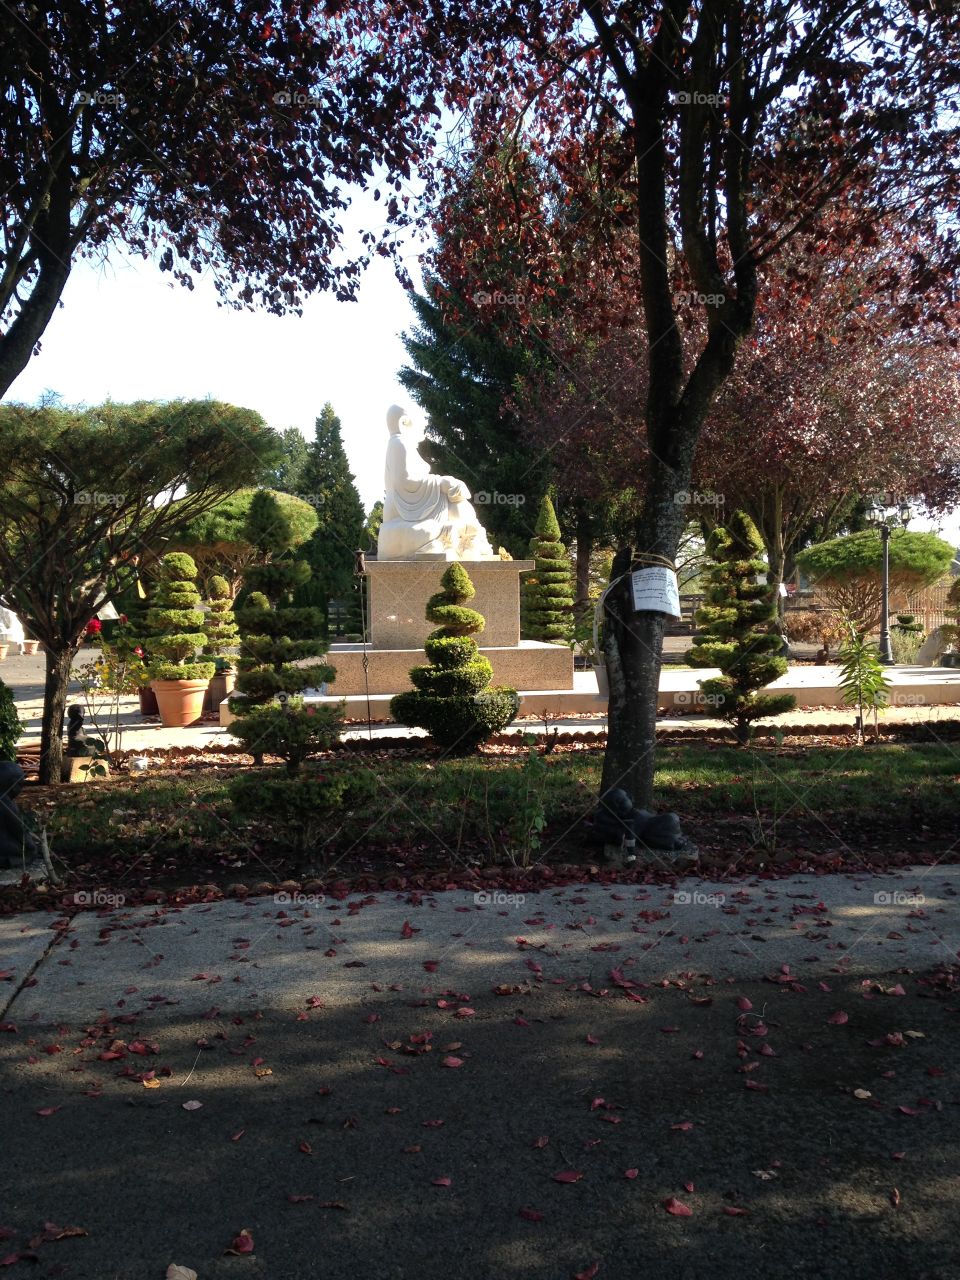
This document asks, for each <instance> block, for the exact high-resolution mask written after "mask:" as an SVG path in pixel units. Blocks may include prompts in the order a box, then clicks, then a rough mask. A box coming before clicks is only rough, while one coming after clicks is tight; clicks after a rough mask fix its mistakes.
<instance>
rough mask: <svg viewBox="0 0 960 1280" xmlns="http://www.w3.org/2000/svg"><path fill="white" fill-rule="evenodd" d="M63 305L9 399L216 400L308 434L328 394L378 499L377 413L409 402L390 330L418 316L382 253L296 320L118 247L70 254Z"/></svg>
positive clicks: (364, 487) (360, 479) (366, 496)
mask: <svg viewBox="0 0 960 1280" xmlns="http://www.w3.org/2000/svg"><path fill="white" fill-rule="evenodd" d="M365 203H367V205H368V207H371V208H373V207H375V206H373V205H372V201H370V202H365ZM361 207H362V203H361ZM352 221H355V220H352ZM413 265H415V258H414V263H413ZM416 279H417V283H418V284H419V276H418V274H417V276H416ZM62 302H63V305H62V306H61V307H60V308H58V310H57V312H56V314H55V315H54V317H53V319H52V320H51V321H50V324H49V325H48V327H47V330H46V333H45V334H44V336H43V341H42V346H41V350H40V352H39V354H38V355H35V356H34V357H33V359H32V360H31V361H30V364H29V365H28V367H27V368H26V369H25V370H24V372H23V373H22V374H21V375H20V377H19V378H18V379H17V381H16V382H15V383H14V384H13V386H12V387H11V388H10V391H9V392H8V394H7V396H6V397H4V398H5V399H6V400H16V401H22V402H25V403H28V404H30V403H33V402H34V401H36V399H37V398H38V397H39V396H41V395H43V393H44V392H46V391H54V392H57V393H58V394H59V395H60V396H62V397H63V400H64V402H65V403H67V404H71V405H72V404H88V405H93V404H99V403H101V402H102V401H104V400H106V399H108V398H109V399H113V400H117V401H120V402H123V401H128V400H174V399H180V398H183V399H201V398H203V397H205V396H212V397H215V398H216V399H219V400H225V401H228V402H229V403H231V404H236V405H242V406H244V407H245V408H248V409H256V410H257V411H258V412H259V413H261V414H262V415H263V417H264V418H265V420H266V421H267V423H268V424H269V425H270V426H271V427H275V428H276V429H278V430H283V429H284V428H285V427H298V428H299V429H300V431H302V432H303V434H304V435H305V436H306V437H307V438H308V439H312V438H313V425H314V419H315V418H316V417H317V415H318V414H319V413H320V410H321V409H322V408H323V405H324V403H325V401H327V400H329V401H330V402H331V404H332V405H333V407H334V409H335V411H336V412H337V413H338V414H339V415H340V418H341V419H342V422H343V439H344V445H345V447H346V450H347V456H348V457H349V459H350V465H351V467H352V469H353V472H354V475H355V477H356V481H357V486H358V488H359V490H360V494H361V497H362V498H363V502H364V505H365V506H366V507H367V508H368V509H369V507H370V506H371V505H372V504H373V503H374V502H375V501H376V500H377V499H378V498H382V497H383V459H384V451H385V449H386V444H387V427H386V420H385V418H386V411H387V408H388V406H389V405H391V404H394V403H399V404H407V403H408V402H409V397H408V396H407V394H406V392H405V391H404V390H403V388H402V387H401V386H400V385H399V383H398V382H397V377H396V375H397V371H398V370H399V369H400V368H401V366H402V365H403V364H404V363H405V362H406V361H405V354H406V353H405V352H404V350H403V347H402V345H401V342H400V334H401V333H402V332H403V331H404V330H405V329H408V328H410V327H411V326H412V324H413V322H414V317H413V311H412V309H411V307H410V304H409V301H408V299H407V294H406V292H405V291H404V289H403V288H402V286H401V285H400V283H399V282H398V280H397V278H396V275H395V273H394V269H393V266H392V265H391V264H390V263H389V262H388V261H387V260H386V259H385V258H376V259H375V260H374V262H373V263H372V264H371V266H370V267H369V268H368V270H367V272H366V273H365V275H364V277H363V280H362V283H361V286H360V293H359V300H358V301H357V302H355V303H348V302H337V300H336V299H335V298H334V297H333V296H332V295H329V294H318V295H316V296H315V297H313V298H311V299H309V300H308V301H307V303H306V305H305V307H304V313H303V316H302V317H296V316H285V317H278V316H271V315H268V314H266V313H265V312H250V311H234V310H232V309H231V308H228V307H222V306H218V305H217V294H216V290H215V289H214V286H213V283H212V281H211V280H210V279H209V278H197V279H196V283H195V287H194V289H193V290H192V291H190V290H187V289H185V288H183V287H182V286H180V285H178V284H175V283H172V282H171V278H170V275H169V274H165V273H163V272H161V271H160V270H159V268H158V267H157V266H155V265H154V264H153V263H152V262H145V261H143V260H142V259H140V258H135V257H130V256H127V255H124V254H121V253H119V252H115V253H113V254H112V255H111V256H110V259H109V261H108V262H107V263H106V265H94V264H92V263H87V262H78V263H77V265H76V266H75V267H74V269H73V271H72V273H71V275H70V279H69V280H68V282H67V287H66V289H65V290H64V293H63V299H62ZM410 407H411V409H412V410H414V411H416V409H417V406H415V405H411V406H410Z"/></svg>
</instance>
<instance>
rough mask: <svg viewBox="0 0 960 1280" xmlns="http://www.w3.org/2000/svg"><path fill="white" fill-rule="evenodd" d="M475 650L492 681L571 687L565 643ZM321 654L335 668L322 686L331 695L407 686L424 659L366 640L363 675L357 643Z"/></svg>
mask: <svg viewBox="0 0 960 1280" xmlns="http://www.w3.org/2000/svg"><path fill="white" fill-rule="evenodd" d="M481 639H482V637H481ZM480 652H481V653H482V654H483V656H484V657H485V658H488V659H489V661H490V665H491V666H492V667H493V681H492V683H493V684H506V685H509V686H510V687H511V688H513V689H572V688H573V651H572V650H571V649H570V648H569V647H568V646H567V645H565V644H563V645H561V644H543V643H542V642H540V641H538V640H521V641H519V643H517V644H513V645H503V646H498V647H493V646H489V645H482V646H481V648H480ZM326 658H327V661H328V662H329V663H330V665H331V666H332V667H335V668H336V672H337V674H336V678H335V679H334V680H333V682H332V683H331V684H330V685H329V686H328V688H327V692H328V693H329V694H332V695H333V697H335V698H336V697H351V696H353V695H355V694H365V693H372V694H376V693H402V692H403V690H404V689H412V688H413V685H412V684H411V683H410V668H411V667H415V666H419V665H420V664H421V663H425V662H426V661H427V655H426V654H425V653H424V651H423V650H422V649H371V648H370V647H369V646H368V647H367V651H366V658H367V669H366V675H364V669H363V658H364V650H363V645H362V644H333V645H331V646H330V648H329V650H328V651H327V655H326Z"/></svg>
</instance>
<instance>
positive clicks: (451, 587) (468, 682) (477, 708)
mask: <svg viewBox="0 0 960 1280" xmlns="http://www.w3.org/2000/svg"><path fill="white" fill-rule="evenodd" d="M441 585H442V588H443V589H442V590H441V591H438V592H436V594H435V595H432V596H431V597H430V599H429V600H428V601H427V609H426V616H427V618H428V619H429V620H430V621H431V622H435V623H437V624H438V626H437V629H436V630H435V631H432V632H431V633H430V635H429V636H428V637H427V639H426V642H425V643H424V649H425V651H426V655H427V657H428V658H429V659H430V662H429V665H423V666H417V667H414V668H413V669H412V670H411V672H410V679H411V681H412V682H413V685H414V688H413V689H410V690H408V691H406V692H405V693H398V694H397V695H396V696H395V697H394V698H392V699H391V701H390V713H391V715H392V716H393V718H394V720H397V721H398V722H399V723H400V724H406V725H415V726H417V727H418V728H421V729H426V731H427V732H428V733H429V734H430V736H431V738H433V739H434V741H435V742H437V743H438V744H439V745H440V746H442V747H444V748H445V749H446V750H447V751H448V752H456V753H458V754H459V753H466V752H469V751H473V750H476V748H477V747H478V746H479V745H480V744H481V743H482V742H484V741H485V740H486V739H487V738H489V737H490V736H491V735H492V734H494V733H498V732H499V731H500V730H501V729H504V728H506V726H507V725H508V724H510V722H511V721H512V720H513V719H515V717H516V714H517V711H518V710H519V707H520V700H519V698H518V697H517V691H516V689H509V688H507V687H505V686H494V687H488V686H489V685H490V681H491V679H492V678H493V668H492V667H491V666H490V663H489V662H488V660H487V659H486V658H485V657H483V655H482V654H481V653H480V652H479V649H478V647H477V642H476V640H474V639H473V637H474V635H476V634H477V633H478V632H480V631H482V630H483V625H484V620H483V615H482V614H480V613H477V611H476V610H475V609H470V608H467V607H466V602H467V601H468V600H471V599H472V598H473V596H474V595H475V594H476V592H475V591H474V586H473V583H472V582H471V581H470V576H469V574H468V573H467V571H466V569H464V567H463V565H462V564H459V563H457V562H454V563H453V564H451V565H450V567H449V568H448V569H447V571H446V572H445V573H444V575H443V578H442V579H441Z"/></svg>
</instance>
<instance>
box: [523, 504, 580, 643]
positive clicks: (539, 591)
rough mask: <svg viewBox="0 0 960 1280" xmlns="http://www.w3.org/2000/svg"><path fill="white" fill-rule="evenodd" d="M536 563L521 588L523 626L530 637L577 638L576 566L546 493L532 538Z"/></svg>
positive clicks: (559, 640)
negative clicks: (574, 592) (574, 604)
mask: <svg viewBox="0 0 960 1280" xmlns="http://www.w3.org/2000/svg"><path fill="white" fill-rule="evenodd" d="M530 555H531V557H532V558H533V559H534V561H535V562H536V564H535V567H534V568H533V569H532V570H531V571H530V573H529V574H527V576H526V577H525V578H524V581H523V586H522V588H521V592H520V626H521V630H522V632H523V635H524V636H525V637H526V638H527V639H528V640H546V641H548V642H550V643H553V644H569V643H570V642H571V641H572V639H573V626H574V618H573V570H572V568H571V565H570V557H569V556H568V555H567V550H566V547H564V545H563V543H562V542H561V540H560V525H559V524H558V523H557V517H556V513H555V512H554V509H553V503H552V502H551V501H550V497H549V495H548V494H544V496H543V499H542V500H541V502H540V510H539V512H538V514H537V523H536V525H535V527H534V533H533V537H532V538H531V539H530Z"/></svg>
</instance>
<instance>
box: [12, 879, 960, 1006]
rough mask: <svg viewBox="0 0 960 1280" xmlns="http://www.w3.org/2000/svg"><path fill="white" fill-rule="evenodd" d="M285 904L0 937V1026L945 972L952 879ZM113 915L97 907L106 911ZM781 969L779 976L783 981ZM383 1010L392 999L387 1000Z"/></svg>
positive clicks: (231, 906) (957, 937)
mask: <svg viewBox="0 0 960 1280" xmlns="http://www.w3.org/2000/svg"><path fill="white" fill-rule="evenodd" d="M298 899H299V900H290V898H289V896H288V895H283V894H278V895H277V896H276V897H273V898H255V899H251V900H250V901H248V902H237V901H225V902H218V903H215V904H210V905H194V906H187V907H182V908H136V909H131V910H124V909H123V908H122V906H121V907H120V909H115V910H110V909H105V910H104V911H101V912H89V911H82V912H78V913H77V914H76V915H75V916H74V917H73V918H72V920H71V921H70V923H69V925H68V926H67V927H65V928H60V929H57V928H55V927H54V921H53V919H52V918H50V917H42V916H39V915H30V916H21V917H17V918H10V919H6V920H0V971H3V972H4V977H5V980H4V981H3V982H2V983H0V1010H2V1015H0V1016H3V1017H6V1018H8V1019H16V1021H17V1022H18V1023H21V1024H22V1023H24V1022H30V1021H36V1022H38V1023H53V1022H57V1021H60V1020H66V1019H70V1020H74V1021H75V1020H77V1019H93V1018H94V1017H95V1016H96V1015H97V1014H98V1013H100V1012H102V1011H109V1012H111V1013H114V1014H115V1013H117V1012H119V1011H121V1010H125V1011H127V1012H138V1011H143V1010H147V1011H157V1012H158V1013H159V1012H163V1011H164V1010H169V1011H170V1012H173V1008H172V1007H171V1006H173V1007H175V1009H176V1012H177V1014H178V1015H179V1016H182V1017H191V1016H199V1015H202V1014H204V1013H205V1012H207V1011H209V1010H210V1009H211V1008H215V1009H217V1010H218V1011H219V1012H222V1013H227V1012H231V1011H235V1012H240V1011H243V1010H254V1009H257V1008H266V1007H273V1008H278V1007H279V1008H301V1009H302V1008H304V1007H305V1006H307V1005H308V1004H309V1002H310V1001H311V1000H314V999H319V1000H322V1002H323V1004H324V1006H325V1007H331V1006H336V1005H340V1006H345V1005H350V1004H354V1005H356V1004H359V1003H367V1002H376V1001H377V999H378V995H379V993H380V992H384V993H388V992H390V991H394V992H395V991H397V990H402V991H404V992H406V993H408V994H410V995H414V996H420V995H427V994H429V995H433V996H436V995H438V994H442V993H443V992H445V991H453V992H457V991H461V990H463V991H471V992H472V991H478V990H483V989H489V988H491V987H494V986H497V985H500V984H507V985H513V984H516V985H517V986H518V987H521V986H522V987H526V986H527V985H528V984H531V983H532V984H538V985H539V984H557V985H558V986H559V985H568V984H571V983H584V982H586V983H589V984H591V986H593V987H594V988H598V987H609V986H611V985H621V986H623V985H624V984H627V989H630V987H629V984H633V983H637V984H643V983H648V984H656V983H660V982H662V981H663V980H664V979H668V978H675V977H677V976H678V975H681V974H684V973H690V972H693V973H710V974H712V975H713V976H714V977H715V978H723V977H736V978H738V979H744V980H752V979H759V978H763V977H766V976H769V975H776V974H778V973H781V974H782V973H784V972H790V973H792V974H795V975H797V977H798V979H799V980H801V981H802V980H806V979H811V978H822V977H825V976H826V975H828V974H838V973H839V974H845V975H848V976H856V975H864V976H866V975H875V974H883V973H892V972H895V971H897V970H900V969H912V970H920V969H928V968H931V967H932V966H934V965H936V964H938V963H947V964H950V963H955V962H956V958H957V955H958V949H960V867H956V866H949V867H948V866H944V867H916V868H908V869H907V870H905V871H904V872H902V873H899V874H897V873H892V872H885V873H882V874H866V873H864V874H857V875H829V876H819V877H816V876H795V877H791V878H788V879H784V880H760V879H757V878H745V879H743V880H741V881H739V882H727V883H718V882H711V881H706V880H701V879H696V878H689V879H681V880H680V881H678V885H677V887H676V888H670V887H667V886H643V885H621V886H617V885H612V886H600V885H588V886H582V885H575V886H567V887H563V888H558V889H553V890H546V891H541V892H537V893H528V894H526V895H525V896H523V897H515V896H511V895H509V894H506V893H504V892H502V891H500V892H497V891H491V893H489V894H486V895H483V894H481V895H478V896H475V895H473V894H469V893H466V892H461V891H456V892H449V893H442V894H437V895H432V896H426V897H425V898H424V899H423V900H422V902H421V903H416V902H414V903H411V901H410V900H409V899H408V898H407V896H406V895H394V894H389V893H381V894H379V895H370V896H369V897H362V896H360V895H356V896H353V897H350V898H347V899H345V900H344V901H342V902H333V901H329V900H328V901H323V900H322V899H317V898H305V897H303V895H298ZM110 905H112V904H110ZM784 966H788V969H787V970H785V969H784ZM384 998H389V996H385V997H384Z"/></svg>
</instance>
